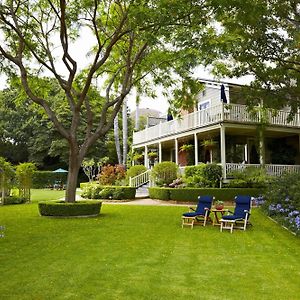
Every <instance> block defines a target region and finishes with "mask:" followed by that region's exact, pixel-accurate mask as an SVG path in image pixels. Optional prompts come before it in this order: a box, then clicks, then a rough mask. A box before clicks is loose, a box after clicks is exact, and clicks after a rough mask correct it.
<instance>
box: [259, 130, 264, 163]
mask: <svg viewBox="0 0 300 300" xmlns="http://www.w3.org/2000/svg"><path fill="white" fill-rule="evenodd" d="M259 163H260V165H261V166H263V167H264V165H265V136H264V131H263V129H261V130H259Z"/></svg>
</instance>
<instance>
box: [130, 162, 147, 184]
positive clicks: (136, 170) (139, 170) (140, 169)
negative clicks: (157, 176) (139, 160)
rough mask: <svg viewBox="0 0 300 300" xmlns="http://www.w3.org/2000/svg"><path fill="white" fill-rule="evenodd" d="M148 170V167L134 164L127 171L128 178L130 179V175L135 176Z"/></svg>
mask: <svg viewBox="0 0 300 300" xmlns="http://www.w3.org/2000/svg"><path fill="white" fill-rule="evenodd" d="M146 171H147V168H146V167H145V166H143V165H136V166H132V167H130V168H129V169H128V170H127V172H126V179H127V180H129V178H130V177H135V176H137V175H140V174H142V173H144V172H146Z"/></svg>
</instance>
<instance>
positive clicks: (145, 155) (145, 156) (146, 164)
mask: <svg viewBox="0 0 300 300" xmlns="http://www.w3.org/2000/svg"><path fill="white" fill-rule="evenodd" d="M144 151H145V152H144V166H145V167H146V168H147V169H148V168H149V164H148V146H145V150H144Z"/></svg>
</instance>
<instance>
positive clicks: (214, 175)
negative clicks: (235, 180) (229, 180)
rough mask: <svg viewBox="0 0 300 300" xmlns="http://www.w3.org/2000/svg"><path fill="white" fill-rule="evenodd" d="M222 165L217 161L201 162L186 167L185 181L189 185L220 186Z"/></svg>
mask: <svg viewBox="0 0 300 300" xmlns="http://www.w3.org/2000/svg"><path fill="white" fill-rule="evenodd" d="M221 177H222V167H221V166H219V165H217V164H216V163H211V164H200V165H197V166H190V167H186V168H185V169H184V182H185V183H186V185H187V186H188V187H218V186H219V184H220V180H221Z"/></svg>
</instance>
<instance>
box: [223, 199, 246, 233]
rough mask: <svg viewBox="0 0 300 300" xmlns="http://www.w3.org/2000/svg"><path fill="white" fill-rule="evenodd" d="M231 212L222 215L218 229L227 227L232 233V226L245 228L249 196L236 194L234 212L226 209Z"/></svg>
mask: <svg viewBox="0 0 300 300" xmlns="http://www.w3.org/2000/svg"><path fill="white" fill-rule="evenodd" d="M228 212H229V213H231V214H228V215H224V216H223V217H222V219H221V221H220V222H221V226H220V231H223V229H229V230H230V232H231V233H232V231H233V229H234V228H238V229H243V230H246V228H247V225H251V224H250V222H249V218H250V214H251V196H241V195H239V196H236V197H235V209H234V212H231V211H228Z"/></svg>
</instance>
